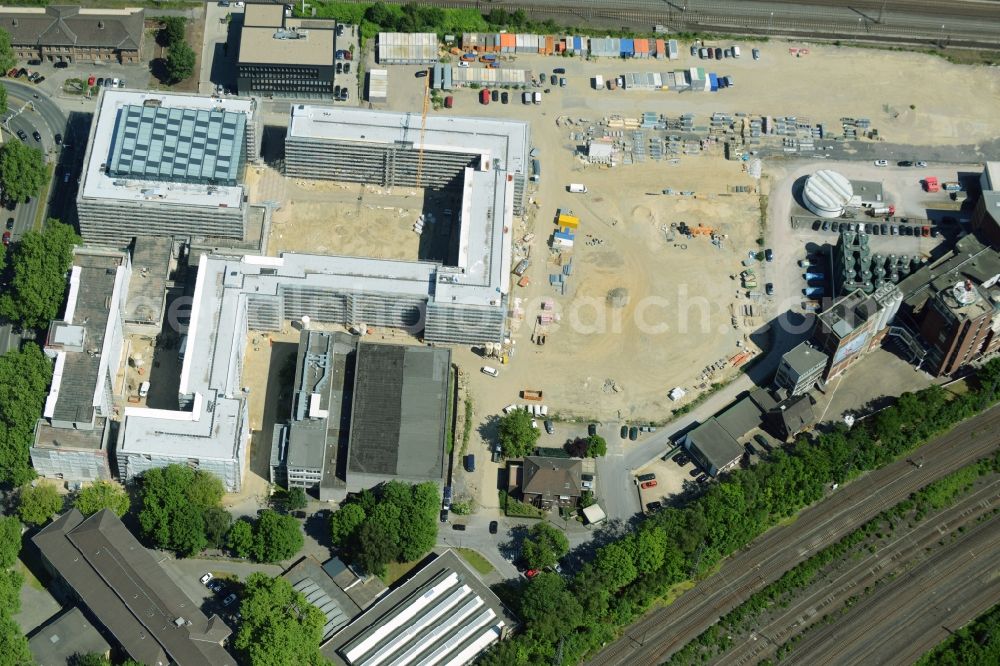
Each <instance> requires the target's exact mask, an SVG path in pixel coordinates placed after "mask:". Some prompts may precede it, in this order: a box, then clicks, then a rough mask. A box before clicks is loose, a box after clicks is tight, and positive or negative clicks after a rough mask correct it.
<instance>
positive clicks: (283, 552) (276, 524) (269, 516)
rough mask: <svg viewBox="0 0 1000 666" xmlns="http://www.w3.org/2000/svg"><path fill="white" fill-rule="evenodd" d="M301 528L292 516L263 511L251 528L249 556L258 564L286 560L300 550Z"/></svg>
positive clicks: (301, 541)
mask: <svg viewBox="0 0 1000 666" xmlns="http://www.w3.org/2000/svg"><path fill="white" fill-rule="evenodd" d="M303 541H304V540H303V537H302V527H301V526H300V525H299V521H297V520H295V518H293V517H292V516H286V515H283V514H280V513H278V512H276V511H270V510H268V511H264V512H263V513H262V514H260V516H259V517H258V518H257V523H256V524H255V525H254V528H253V547H252V548H251V550H250V554H251V555H252V556H253V558H254V559H255V560H257V561H258V562H279V561H281V560H287V559H288V558H290V557H291V556H292V555H295V553H297V552H299V551H300V550H302V544H303Z"/></svg>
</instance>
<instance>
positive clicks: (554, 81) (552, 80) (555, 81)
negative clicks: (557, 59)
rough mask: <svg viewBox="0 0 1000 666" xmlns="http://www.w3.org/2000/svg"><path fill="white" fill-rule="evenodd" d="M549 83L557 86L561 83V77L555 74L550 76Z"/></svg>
mask: <svg viewBox="0 0 1000 666" xmlns="http://www.w3.org/2000/svg"><path fill="white" fill-rule="evenodd" d="M549 85H552V86H555V85H559V77H558V76H556V75H555V74H553V75H552V76H550V77H549Z"/></svg>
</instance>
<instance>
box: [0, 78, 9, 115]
mask: <svg viewBox="0 0 1000 666" xmlns="http://www.w3.org/2000/svg"><path fill="white" fill-rule="evenodd" d="M5 113H7V86H5V85H4V84H2V83H0V114H5Z"/></svg>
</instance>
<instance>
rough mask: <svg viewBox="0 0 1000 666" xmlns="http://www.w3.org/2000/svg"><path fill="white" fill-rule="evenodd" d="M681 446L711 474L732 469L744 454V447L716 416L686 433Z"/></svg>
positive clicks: (716, 474) (715, 474)
mask: <svg viewBox="0 0 1000 666" xmlns="http://www.w3.org/2000/svg"><path fill="white" fill-rule="evenodd" d="M681 446H683V447H684V448H685V449H686V450H687V452H688V453H689V454H691V457H692V459H694V460H695V461H696V462H697V463H698V467H700V468H701V469H703V470H705V472H706V473H707V474H708V475H709V476H718V475H719V474H721V473H723V472H726V471H728V470H730V469H732V468H733V467H735V466H736V465H738V464H739V462H740V458H741V457H742V456H743V447H742V446H740V443H739V442H737V441H736V438H735V437H733V436H732V435H731V434H730V433H729V432H728V431H727V430H726V429H725V428H723V427H722V424H721V423H719V421H718V419H716V418H715V417H714V416H713V417H712V418H710V419H708V420H707V421H705V422H704V423H702V424H701V425H699V426H698V427H697V428H695V429H694V430H692V431H690V432H688V433H687V434H686V435H684V439H683V440H681Z"/></svg>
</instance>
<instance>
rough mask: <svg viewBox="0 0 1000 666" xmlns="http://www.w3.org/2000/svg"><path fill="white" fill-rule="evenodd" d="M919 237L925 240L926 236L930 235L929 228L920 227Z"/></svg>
mask: <svg viewBox="0 0 1000 666" xmlns="http://www.w3.org/2000/svg"><path fill="white" fill-rule="evenodd" d="M920 235H921V236H923V237H924V238H927V237H928V236H930V235H931V228H930V227H921V229H920Z"/></svg>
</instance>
